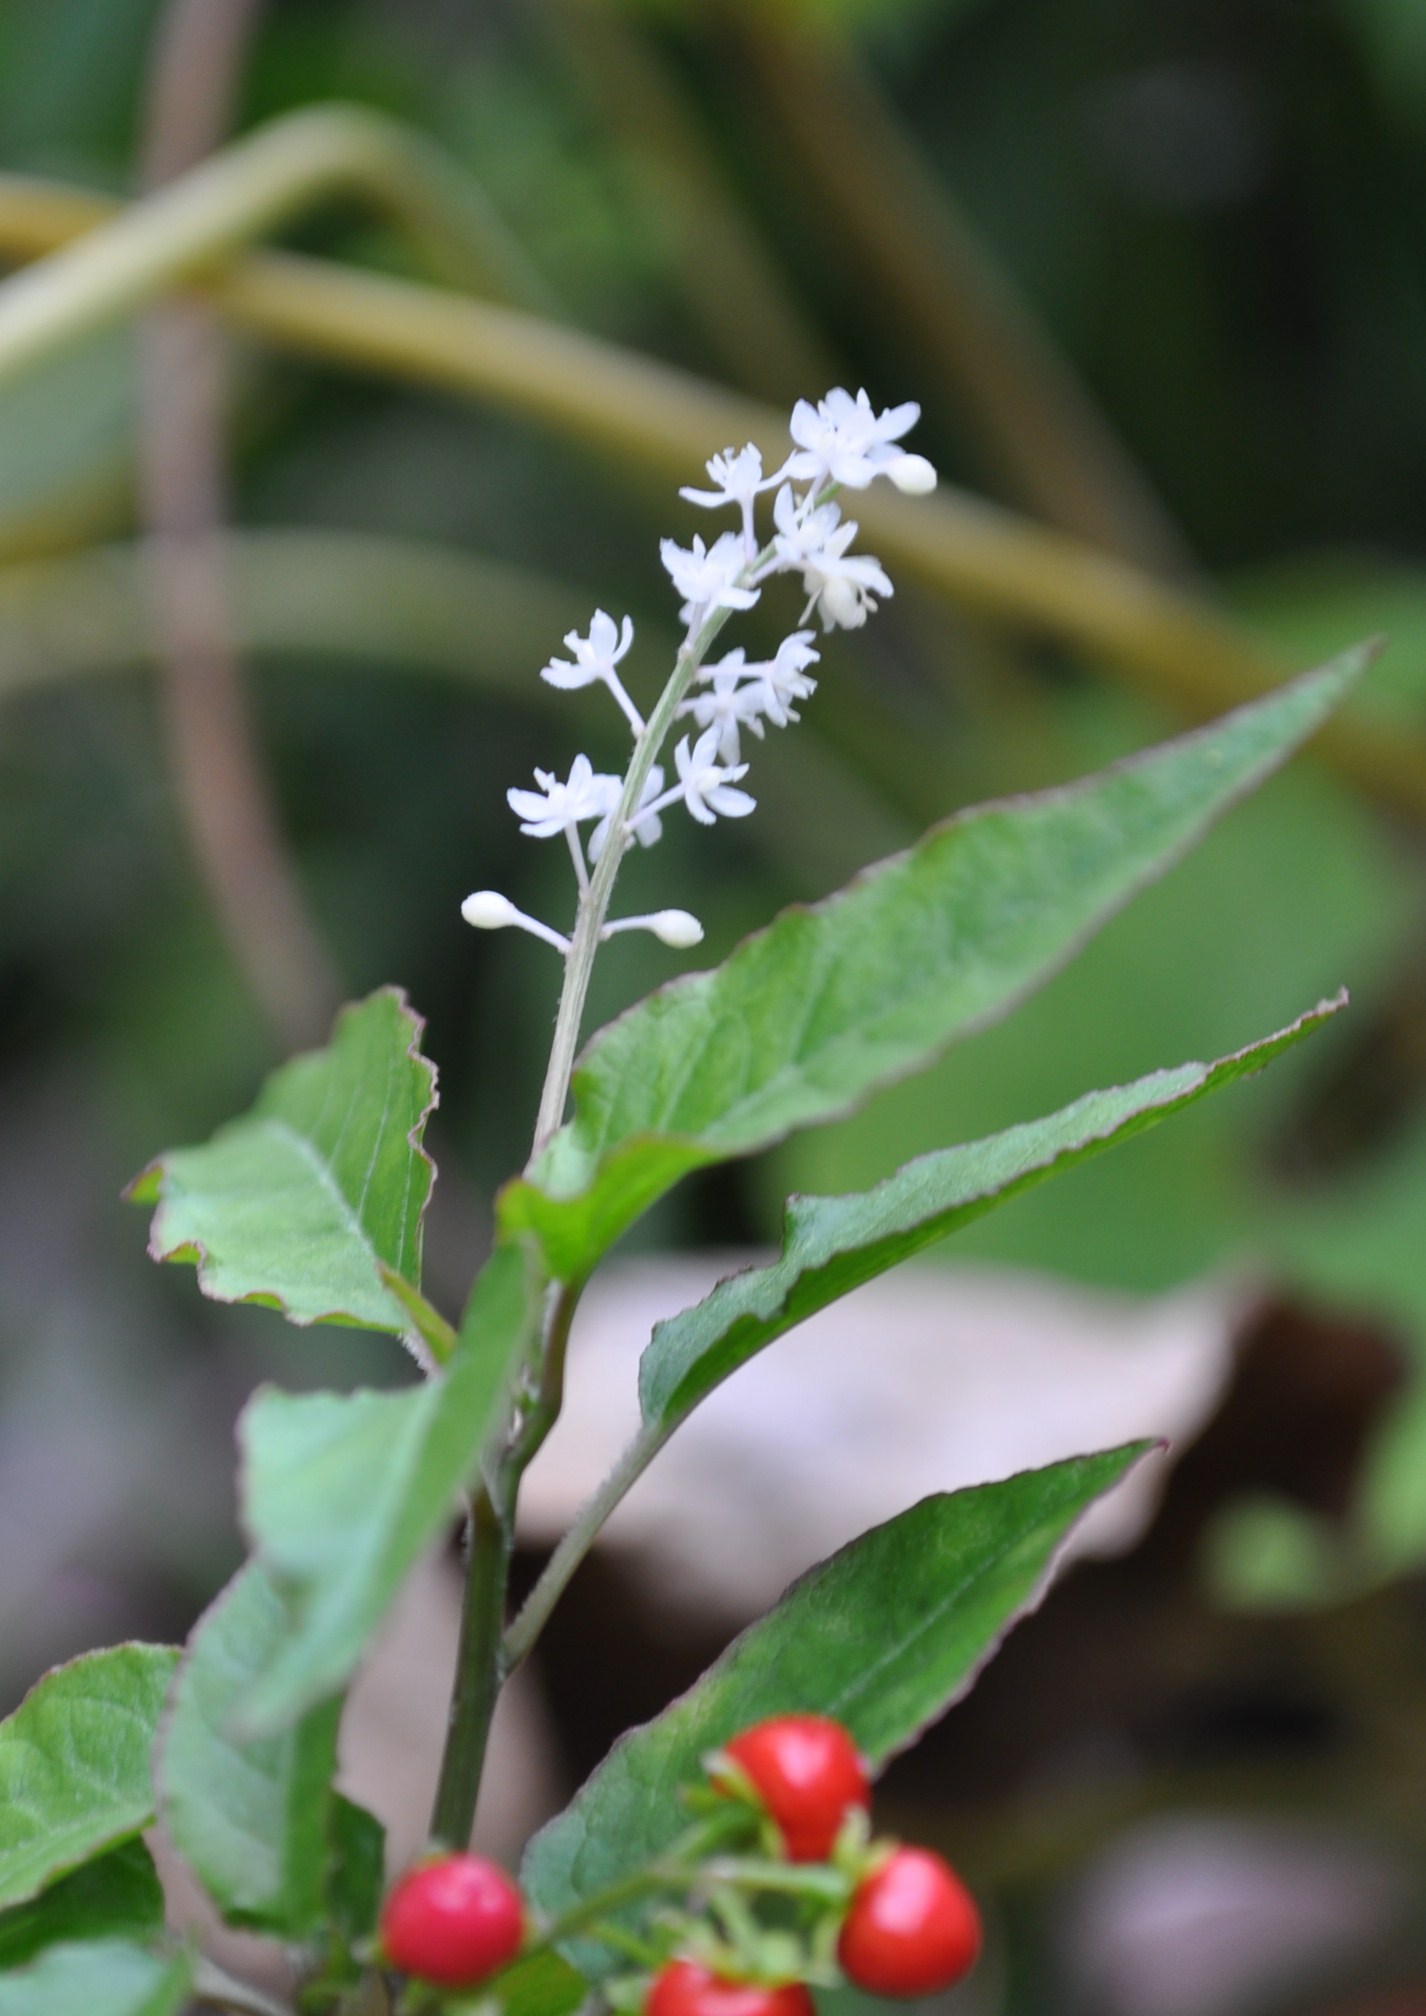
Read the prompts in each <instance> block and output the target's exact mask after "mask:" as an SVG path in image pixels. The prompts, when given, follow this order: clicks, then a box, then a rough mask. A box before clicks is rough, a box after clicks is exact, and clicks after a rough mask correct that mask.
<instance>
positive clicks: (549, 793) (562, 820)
mask: <svg viewBox="0 0 1426 2016" xmlns="http://www.w3.org/2000/svg"><path fill="white" fill-rule="evenodd" d="M535 782H536V783H537V784H538V785H539V787H540V788H539V790H538V791H507V792H506V793H505V798H506V802H507V804H508V805H509V807H510V810H511V811H512V812H513V813H514V814H515V816H516V818H517V819H518V820H519V821H520V831H521V832H522V833H528V834H529V835H530V836H531V838H532V839H535V840H549V839H552V838H553V836H554V835H555V834H556V833H564V832H567V831H570V830H572V829H573V828H574V827H575V826H577V825H578V824H579V822H580V820H581V819H602V818H603V817H604V815H605V813H607V812H610V811H612V810H613V808H614V806H615V805H616V804H617V802H618V798H619V788H620V780H619V778H617V777H610V776H607V775H605V774H604V773H603V772H602V771H598V770H596V769H595V768H594V765H593V764H592V763H591V762H590V760H589V758H588V757H587V756H576V757H575V759H574V761H573V763H571V764H570V766H569V777H568V780H567V781H566V782H565V783H563V784H561V783H560V781H559V779H558V778H557V777H556V776H555V774H554V772H553V771H552V770H537V771H536V772H535Z"/></svg>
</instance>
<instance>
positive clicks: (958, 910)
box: [499, 650, 1370, 1280]
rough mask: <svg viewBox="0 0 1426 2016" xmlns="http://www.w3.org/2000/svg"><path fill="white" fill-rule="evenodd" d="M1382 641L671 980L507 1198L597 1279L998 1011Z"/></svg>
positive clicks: (1318, 710)
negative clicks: (623, 1237) (624, 1249)
mask: <svg viewBox="0 0 1426 2016" xmlns="http://www.w3.org/2000/svg"><path fill="white" fill-rule="evenodd" d="M1369 655H1370V654H1369V653H1368V652H1367V651H1366V650H1362V651H1357V652H1353V653H1349V654H1347V656H1345V657H1343V658H1341V659H1338V660H1336V661H1335V662H1334V663H1333V664H1331V665H1328V666H1326V667H1324V668H1323V669H1322V670H1320V671H1318V672H1314V673H1310V674H1308V675H1307V676H1306V677H1305V678H1302V679H1299V680H1296V681H1294V682H1293V683H1292V684H1290V685H1288V686H1285V687H1283V688H1282V689H1281V690H1280V691H1278V692H1276V693H1273V694H1271V695H1270V696H1269V697H1268V698H1266V699H1264V700H1260V701H1256V702H1254V703H1253V704H1252V705H1251V706H1247V707H1242V708H1239V709H1238V710H1237V711H1236V712H1234V713H1232V714H1229V715H1226V716H1224V718H1223V719H1222V720H1220V721H1217V722H1215V723H1213V724H1212V725H1211V726H1210V727H1208V728H1205V729H1201V730H1199V731H1198V732H1197V733H1195V734H1192V735H1186V736H1184V737H1182V738H1180V739H1179V740H1178V741H1175V742H1170V743H1167V744H1165V745H1164V746H1163V747H1162V748H1159V749H1155V750H1151V751H1149V752H1148V753H1147V754H1145V755H1141V756H1138V757H1135V758H1132V759H1131V760H1130V761H1128V762H1125V763H1120V764H1117V765H1115V766H1114V767H1112V768H1111V769H1109V770H1106V771H1104V772H1102V773H1101V774H1100V775H1099V776H1097V777H1091V778H1089V779H1087V780H1085V781H1083V782H1081V783H1078V784H1074V785H1070V786H1068V787H1066V788H1063V789H1059V790H1054V791H1047V792H1044V793H1042V794H1040V795H1039V796H1038V797H1033V798H1022V799H1014V800H1008V801H1006V802H1004V803H1001V804H995V805H989V806H985V807H982V808H980V809H979V810H977V811H973V812H968V813H965V814H962V815H961V816H960V817H958V818H955V819H952V820H949V821H947V822H946V823H945V824H943V825H940V826H936V827H933V828H932V830H931V831H930V832H929V833H928V834H927V835H926V836H925V838H924V839H923V840H921V841H920V842H919V843H918V845H917V846H915V847H914V848H912V849H911V850H910V851H909V852H908V853H905V854H900V855H896V856H894V857H893V858H892V859H890V860H888V861H883V862H881V863H880V864H879V865H878V866H877V867H875V868H872V869H869V870H867V871H866V872H865V873H864V874H862V875H860V876H858V877H857V879H856V880H855V881H853V882H852V883H850V884H849V885H848V886H847V888H845V889H843V890H841V891H840V892H839V893H838V894H836V895H834V896H831V897H829V898H827V900H826V901H825V902H822V903H819V904H816V905H814V906H813V907H812V908H810V909H803V908H797V909H792V910H788V911H784V912H783V914H782V915H781V916H780V917H778V918H776V919H775V920H774V921H773V923H772V924H771V925H770V926H769V927H768V928H767V929H766V930H765V931H762V932H759V933H758V934H756V935H755V936H754V937H752V938H749V939H747V940H746V941H745V942H744V943H743V944H742V945H741V946H739V947H738V949H737V950H736V951H735V952H734V953H733V955H732V957H731V958H730V959H728V960H727V961H726V962H725V963H724V964H723V965H722V966H721V967H718V968H717V969H715V970H714V971H713V972H711V973H699V974H691V975H689V976H688V977H687V978H685V979H683V980H678V981H675V982H674V983H673V984H672V985H671V986H668V987H665V988H663V989H661V990H660V991H659V992H658V993H656V994H654V995H651V996H650V997H649V998H648V999H647V1000H646V1001H643V1002H641V1003H639V1005H638V1006H637V1007H635V1008H632V1009H631V1010H629V1012H628V1013H627V1014H625V1015H623V1016H621V1017H620V1018H619V1019H618V1020H617V1021H615V1022H613V1023H611V1024H610V1025H609V1026H608V1027H607V1028H605V1029H603V1030H601V1031H600V1032H599V1033H598V1034H597V1035H596V1036H595V1037H594V1038H593V1039H592V1041H591V1042H590V1044H589V1045H588V1047H587V1048H586V1050H585V1052H584V1054H583V1057H582V1059H581V1061H580V1064H579V1067H578V1069H577V1070H576V1072H575V1076H574V1088H573V1089H574V1096H575V1107H576V1110H575V1117H574V1119H573V1120H572V1121H570V1122H569V1123H568V1124H567V1125H566V1126H564V1127H563V1128H561V1129H560V1131H559V1133H557V1134H556V1135H555V1137H554V1138H553V1140H552V1141H551V1142H550V1144H549V1146H548V1147H547V1148H546V1150H545V1151H544V1153H543V1154H542V1155H541V1156H540V1157H539V1158H538V1159H537V1161H536V1162H535V1163H534V1164H533V1165H532V1166H531V1168H530V1170H529V1171H528V1172H527V1173H526V1175H525V1176H524V1177H522V1178H516V1179H515V1180H514V1181H513V1182H512V1183H510V1184H508V1185H507V1186H506V1188H505V1190H504V1191H503V1192H502V1194H501V1198H500V1205H499V1210H500V1223H501V1227H502V1230H503V1231H504V1233H505V1234H506V1235H507V1236H509V1235H512V1234H516V1233H521V1232H533V1233H534V1234H535V1235H536V1237H537V1238H538V1239H539V1240H540V1242H541V1244H542V1245H543V1247H544V1250H545V1253H546V1256H547V1258H548V1261H549V1265H550V1268H551V1271H552V1272H553V1273H554V1274H555V1275H556V1276H557V1277H558V1278H560V1279H563V1280H574V1279H579V1278H582V1276H583V1275H584V1274H586V1273H587V1272H588V1271H589V1269H590V1268H591V1267H592V1266H593V1264H594V1262H595V1261H596V1260H597V1259H598V1257H599V1256H600V1254H601V1253H603V1252H604V1251H605V1250H606V1248H607V1247H608V1246H609V1245H611V1244H612V1243H613V1241H614V1240H615V1239H616V1238H618V1237H619V1235H620V1234H621V1233H622V1232H623V1231H625V1230H626V1229H627V1227H628V1226H629V1225H630V1224H632V1223H633V1221H634V1219H635V1218H636V1217H637V1216H638V1215H639V1214H640V1213H641V1212H642V1211H644V1210H645V1209H647V1208H648V1206H649V1205H650V1204H651V1203H652V1202H653V1201H654V1199H655V1198H657V1197H658V1196H660V1195H661V1194H662V1193H663V1192H664V1191H665V1190H666V1189H668V1188H669V1187H670V1186H671V1185H672V1184H673V1183H674V1182H676V1181H677V1180H678V1179H679V1177H680V1176H681V1175H683V1174H684V1173H686V1172H687V1171H688V1170H690V1169H692V1168H694V1167H696V1166H698V1165H699V1164H700V1163H705V1162H709V1161H714V1160H718V1159H721V1158H724V1157H727V1156H732V1155H743V1154H747V1153H749V1152H751V1151H752V1150H754V1149H757V1148H762V1147H765V1146H767V1145H768V1144H770V1143H771V1142H774V1141H777V1140H779V1139H781V1138H782V1137H783V1136H784V1135H786V1134H788V1133H790V1132H792V1131H793V1130H795V1129H797V1128H800V1127H806V1126H809V1125H811V1124H813V1123H815V1122H820V1121H824V1120H829V1119H832V1118H834V1117H835V1116H837V1115H838V1114H841V1113H844V1112H846V1111H848V1110H849V1109H850V1108H851V1107H852V1106H854V1105H855V1104H856V1103H857V1101H858V1100H860V1099H862V1098H863V1097H865V1096H866V1095H867V1094H868V1093H870V1092H872V1091H874V1090H875V1089H876V1088H877V1087H878V1086H881V1085H885V1084H887V1083H889V1082H890V1081H892V1080H893V1079H896V1078H899V1077H902V1076H904V1075H905V1074H906V1073H907V1072H910V1071H914V1070H917V1069H919V1068H921V1067H923V1066H924V1065H926V1064H928V1063H929V1062H930V1061H931V1060H932V1059H933V1058H934V1057H935V1056H936V1055H937V1054H938V1053H939V1052H940V1051H941V1050H943V1049H944V1048H945V1047H946V1045H947V1044H949V1043H951V1042H952V1041H953V1040H955V1039H956V1038H957V1037H961V1036H965V1035H969V1034H971V1033H972V1032H973V1031H975V1030H978V1029H982V1028H984V1027H986V1026H987V1025H988V1024H990V1023H992V1022H994V1021H996V1020H998V1019H999V1018H1000V1017H1002V1016H1004V1015H1005V1014H1006V1013H1008V1011H1009V1010H1010V1009H1011V1008H1012V1007H1013V1006H1014V1005H1015V1003H1016V1002H1018V1001H1019V1000H1020V999H1021V998H1022V996H1024V995H1025V994H1026V993H1028V992H1029V991H1030V990H1031V989H1033V988H1034V987H1036V986H1038V985H1039V984H1040V983H1041V982H1042V981H1044V980H1045V979H1047V978H1048V977H1049V975H1050V974H1052V973H1053V972H1055V971H1056V970H1057V969H1058V968H1059V967H1060V966H1061V965H1063V964H1064V962H1065V960H1066V959H1068V958H1069V957H1070V956H1071V954H1072V953H1073V952H1074V951H1075V950H1076V949H1077V947H1078V946H1079V945H1080V944H1081V943H1082V942H1083V940H1084V939H1085V938H1086V937H1088V936H1089V935H1090V934H1091V933H1093V932H1094V931H1095V930H1097V929H1098V928H1099V926H1100V925H1101V924H1103V923H1104V922H1105V920H1106V919H1107V918H1109V917H1110V916H1112V915H1113V913H1114V912H1115V911H1116V910H1117V909H1119V908H1120V907H1121V906H1122V905H1123V904H1124V903H1125V902H1127V900H1128V899H1129V897H1130V896H1132V895H1133V894H1135V892H1136V891H1137V890H1139V889H1141V888H1143V887H1144V886H1145V884H1146V883H1148V882H1150V881H1151V880H1152V879H1153V878H1154V877H1155V876H1157V875H1159V874H1161V873H1162V872H1163V871H1164V870H1165V869H1166V868H1167V867H1169V866H1170V865H1171V864H1172V863H1173V862H1174V861H1176V860H1177V859H1178V858H1179V857H1180V855H1182V854H1183V853H1184V852H1185V851H1186V850H1187V849H1188V848H1189V847H1191V846H1192V845H1193V843H1194V842H1195V841H1196V840H1197V839H1198V838H1199V836H1200V835H1201V834H1202V833H1203V832H1204V830H1205V829H1206V827H1207V826H1208V825H1209V824H1210V823H1211V822H1212V820H1213V819H1215V818H1216V817H1217V816H1218V815H1219V814H1220V813H1221V812H1223V811H1224V810H1225V809H1226V808H1227V807H1228V806H1229V805H1231V804H1232V803H1233V802H1234V801H1235V800H1236V799H1238V798H1240V797H1242V796H1243V795H1244V794H1245V793H1246V792H1247V791H1249V790H1251V789H1252V788H1253V786H1254V785H1255V784H1257V783H1258V782H1260V781H1261V779H1262V778H1263V777H1265V776H1266V775H1267V774H1268V773H1269V772H1270V771H1271V770H1272V769H1274V768H1275V767H1276V766H1277V765H1278V764H1279V763H1280V762H1281V761H1282V760H1283V759H1284V757H1285V756H1287V755H1288V753H1289V752H1290V751H1291V750H1292V749H1293V748H1295V747H1296V746H1297V744H1298V743H1300V742H1301V741H1303V740H1304V739H1305V738H1306V737H1307V736H1308V735H1310V734H1311V733H1312V731H1313V730H1314V729H1315V728H1316V727H1318V726H1319V725H1320V723H1321V722H1322V720H1323V719H1324V718H1325V717H1326V715H1327V714H1328V713H1329V712H1330V710H1331V709H1332V707H1333V706H1334V705H1335V704H1336V702H1337V701H1338V699H1339V698H1340V697H1341V696H1342V694H1343V693H1344V692H1345V691H1346V690H1347V688H1348V687H1349V686H1350V685H1351V684H1352V683H1353V681H1354V680H1355V679H1356V678H1357V677H1358V676H1359V675H1360V673H1361V671H1362V669H1363V667H1364V666H1365V664H1366V663H1367V661H1368V657H1369Z"/></svg>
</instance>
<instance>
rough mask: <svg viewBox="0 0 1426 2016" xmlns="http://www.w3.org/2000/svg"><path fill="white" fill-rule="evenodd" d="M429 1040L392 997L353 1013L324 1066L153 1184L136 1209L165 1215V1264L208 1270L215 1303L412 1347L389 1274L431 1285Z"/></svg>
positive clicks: (391, 992) (304, 1068) (155, 1250)
mask: <svg viewBox="0 0 1426 2016" xmlns="http://www.w3.org/2000/svg"><path fill="white" fill-rule="evenodd" d="M423 1026H424V1025H423V1023H422V1021H421V1018H420V1017H419V1016H418V1015H416V1014H414V1013H413V1012H412V1010H411V1009H410V1008H409V1007H408V1006H407V1004H406V1000H405V997H404V996H403V995H402V994H400V993H399V992H398V991H397V990H396V989H395V988H391V987H383V988H382V989H381V990H380V991H379V992H378V993H375V994H372V995H369V996H368V997H367V999H366V1000H365V1001H360V1002H357V1003H355V1004H354V1005H353V1006H351V1007H349V1008H344V1009H343V1010H342V1012H341V1014H340V1015H339V1016H338V1017H337V1021H336V1026H335V1028H334V1029H333V1031H332V1040H331V1043H330V1044H329V1045H328V1047H327V1048H326V1049H325V1050H314V1051H312V1052H311V1053H310V1055H308V1056H305V1057H297V1058H294V1059H293V1061H292V1062H291V1063H290V1064H285V1065H283V1067H282V1069H281V1070H280V1071H276V1072H274V1073H273V1075H272V1077H271V1078H269V1079H268V1081H267V1083H266V1085H264V1087H263V1089H262V1091H261V1093H260V1094H259V1096H258V1101H257V1104H256V1105H255V1106H254V1107H253V1109H252V1111H251V1112H250V1113H248V1114H245V1115H244V1116H243V1118H242V1119H240V1120H235V1121H233V1122H232V1123H231V1124H230V1125H229V1126H227V1127H223V1128H220V1129H219V1131H218V1133H216V1134H215V1135H214V1136H213V1139H212V1140H211V1141H210V1142H208V1143H207V1145H206V1146H205V1147H202V1148H177V1149H172V1150H170V1152H169V1153H168V1154H166V1155H163V1156H161V1157H160V1158H159V1160H158V1161H157V1162H154V1163H153V1164H151V1165H150V1167H149V1168H147V1169H146V1170H144V1171H143V1173H142V1174H141V1175H140V1176H138V1177H136V1178H135V1180H134V1182H133V1184H132V1185H131V1186H130V1190H129V1195H130V1196H131V1197H132V1199H133V1200H134V1202H135V1203H138V1204H157V1206H158V1209H157V1210H156V1211H155V1213H154V1219H153V1227H152V1231H151V1235H150V1240H149V1251H150V1253H151V1254H152V1255H153V1257H154V1259H155V1260H188V1261H193V1262H196V1264H197V1267H198V1285H199V1286H200V1288H201V1289H202V1290H203V1292H204V1294H205V1295H211V1296H212V1297H213V1298H214V1300H215V1301H218V1302H261V1303H264V1304H266V1305H267V1306H268V1307H271V1308H275V1309H280V1310H281V1311H282V1313H283V1315H285V1316H286V1317H287V1318H288V1319H289V1320H290V1321H291V1322H293V1323H301V1324H306V1323H355V1324H359V1325H362V1326H363V1327H365V1328H367V1329H371V1330H394V1331H396V1332H397V1333H398V1334H401V1333H404V1332H405V1331H406V1330H407V1329H408V1328H409V1319H408V1317H407V1314H406V1311H405V1310H404V1309H403V1308H402V1306H401V1304H400V1302H399V1301H397V1300H396V1299H395V1298H394V1297H393V1296H392V1295H391V1294H390V1292H389V1291H388V1290H387V1289H386V1287H385V1286H384V1285H383V1283H382V1279H381V1273H380V1268H381V1265H382V1263H383V1262H384V1263H385V1264H386V1265H387V1266H388V1267H391V1268H393V1269H394V1270H395V1271H396V1272H397V1273H398V1274H400V1275H402V1276H404V1277H405V1279H407V1280H408V1281H411V1282H413V1283H417V1284H419V1281H420V1278H421V1215H422V1213H423V1211H424V1210H425V1206H426V1199H427V1197H428V1195H429V1194H430V1188H431V1180H432V1168H431V1162H430V1158H429V1157H428V1156H427V1155H426V1153H425V1151H424V1150H423V1149H422V1147H421V1136H422V1134H423V1132H424V1129H425V1125H426V1120H427V1116H428V1115H429V1114H430V1112H431V1110H432V1108H433V1107H434V1106H435V1103H436V1072H435V1067H434V1065H432V1064H430V1063H429V1062H428V1061H427V1060H426V1058H424V1057H423V1056H422V1055H421V1054H420V1051H419V1049H418V1047H417V1045H418V1043H419V1041H420V1036H421V1030H422V1028H423Z"/></svg>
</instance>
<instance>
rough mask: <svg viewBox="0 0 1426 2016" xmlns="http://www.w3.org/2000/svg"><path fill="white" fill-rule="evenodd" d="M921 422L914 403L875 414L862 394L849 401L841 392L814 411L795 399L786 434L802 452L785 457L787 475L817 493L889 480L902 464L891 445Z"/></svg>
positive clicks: (910, 402) (833, 394)
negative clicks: (880, 477) (880, 478)
mask: <svg viewBox="0 0 1426 2016" xmlns="http://www.w3.org/2000/svg"><path fill="white" fill-rule="evenodd" d="M920 417H921V408H920V407H919V406H918V405H917V404H916V402H915V400H914V399H908V400H907V401H906V402H905V404H904V405H901V406H891V407H888V408H887V410H886V411H885V412H884V413H878V412H876V411H875V410H874V409H873V407H872V403H871V400H870V399H869V398H868V397H867V395H866V393H865V391H862V392H858V394H857V396H856V398H855V399H853V398H852V396H851V394H850V393H849V392H844V391H843V390H842V388H841V387H840V386H838V387H836V389H835V390H834V391H831V392H829V393H828V394H827V396H826V398H825V399H822V400H819V401H818V403H817V405H815V406H812V405H810V404H809V403H808V401H807V400H806V399H799V400H798V402H797V404H796V405H795V406H794V407H793V409H792V420H791V424H790V427H789V430H788V431H789V432H790V433H791V435H792V438H793V440H794V441H795V442H796V443H797V446H798V449H799V451H800V452H799V453H797V454H794V455H791V456H789V457H788V461H787V470H786V473H787V474H788V475H789V476H795V477H796V478H797V480H798V482H800V483H812V484H813V485H814V486H819V487H820V485H821V484H823V483H825V482H828V481H830V482H833V483H844V484H846V486H847V487H848V488H849V489H851V490H865V488H866V486H867V484H868V483H870V482H871V480H872V478H873V477H874V476H877V475H880V474H883V473H886V474H890V466H889V465H891V464H892V463H894V462H898V461H901V460H903V459H904V458H903V456H902V452H901V450H900V449H898V448H895V447H893V445H892V444H893V443H894V442H896V441H899V440H900V438H901V436H902V435H903V434H904V433H906V431H907V429H908V428H911V427H914V426H915V424H916V422H917V420H918V419H919V418H920ZM918 459H920V458H918ZM927 467H928V468H929V467H930V464H929V463H928V464H927Z"/></svg>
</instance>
